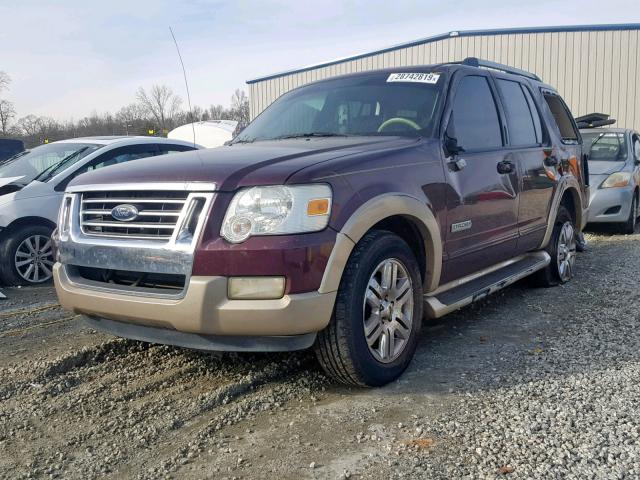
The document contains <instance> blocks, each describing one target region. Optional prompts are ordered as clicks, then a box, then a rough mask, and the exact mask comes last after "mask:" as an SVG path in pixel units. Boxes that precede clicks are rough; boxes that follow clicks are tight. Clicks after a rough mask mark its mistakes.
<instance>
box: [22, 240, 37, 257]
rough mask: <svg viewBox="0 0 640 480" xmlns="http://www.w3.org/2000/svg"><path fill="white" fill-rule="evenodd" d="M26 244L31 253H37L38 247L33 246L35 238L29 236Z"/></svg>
mask: <svg viewBox="0 0 640 480" xmlns="http://www.w3.org/2000/svg"><path fill="white" fill-rule="evenodd" d="M24 245H25V246H26V247H27V248H28V249H29V252H30V253H32V254H34V255H35V254H36V249H35V248H34V247H33V238H27V239H26V240H25V241H24Z"/></svg>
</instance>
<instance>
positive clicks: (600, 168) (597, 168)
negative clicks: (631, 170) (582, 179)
mask: <svg viewBox="0 0 640 480" xmlns="http://www.w3.org/2000/svg"><path fill="white" fill-rule="evenodd" d="M625 165H626V163H625V162H610V161H604V162H596V161H593V160H590V161H589V173H590V174H591V175H610V174H612V173H615V172H619V171H620V170H622V169H623V168H624V167H625Z"/></svg>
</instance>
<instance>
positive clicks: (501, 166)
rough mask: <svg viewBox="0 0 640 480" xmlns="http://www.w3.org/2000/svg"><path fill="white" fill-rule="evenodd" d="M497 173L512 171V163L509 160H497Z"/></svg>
mask: <svg viewBox="0 0 640 480" xmlns="http://www.w3.org/2000/svg"><path fill="white" fill-rule="evenodd" d="M498 173H500V174H505V173H513V163H511V162H510V161H509V160H502V161H501V162H498Z"/></svg>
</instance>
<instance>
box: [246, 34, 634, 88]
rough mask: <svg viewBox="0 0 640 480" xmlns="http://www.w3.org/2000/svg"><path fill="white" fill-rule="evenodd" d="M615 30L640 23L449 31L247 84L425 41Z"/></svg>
mask: <svg viewBox="0 0 640 480" xmlns="http://www.w3.org/2000/svg"><path fill="white" fill-rule="evenodd" d="M613 30H640V23H621V24H606V25H564V26H556V27H523V28H500V29H493V30H460V31H457V30H454V31H452V32H448V33H442V34H440V35H434V36H431V37H425V38H421V39H419V40H414V41H411V42H406V43H400V44H397V45H392V46H389V47H385V48H382V49H379V50H374V51H372V52H366V53H360V54H357V55H353V56H349V57H343V58H338V59H335V60H330V61H327V62H322V63H318V64H315V65H309V66H306V67H302V68H297V69H292V70H286V71H284V72H278V73H273V74H270V75H266V76H263V77H258V78H254V79H251V80H247V84H249V85H250V84H252V83H258V82H263V81H265V80H271V79H273V78H278V77H283V76H285V75H291V74H294V73H302V72H306V71H309V70H315V69H317V68H323V67H328V66H330V65H336V64H339V63H343V62H348V61H352V60H359V59H361V58H366V57H370V56H372V55H379V54H381V53H386V52H392V51H394V50H398V49H400V48H408V47H414V46H416V45H423V44H425V43H433V42H438V41H440V40H445V39H447V38H454V37H475V36H479V35H510V34H526V33H555V32H602V31H613Z"/></svg>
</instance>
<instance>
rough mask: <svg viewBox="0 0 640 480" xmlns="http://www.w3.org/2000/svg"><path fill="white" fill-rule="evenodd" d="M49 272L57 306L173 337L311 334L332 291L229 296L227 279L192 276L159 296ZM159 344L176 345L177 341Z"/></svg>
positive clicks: (327, 309) (327, 313) (322, 322)
mask: <svg viewBox="0 0 640 480" xmlns="http://www.w3.org/2000/svg"><path fill="white" fill-rule="evenodd" d="M53 276H54V282H55V286H56V292H57V294H58V298H59V300H60V304H61V305H62V306H63V307H65V308H67V309H69V310H72V311H74V312H75V313H79V314H84V315H87V316H89V317H95V318H102V319H107V320H113V321H116V322H125V323H129V324H133V325H138V326H144V327H151V328H156V329H164V330H168V331H173V332H176V339H177V338H178V337H179V336H180V335H179V333H190V334H196V335H208V336H210V335H213V336H221V337H224V336H229V337H234V336H249V337H259V336H290V335H304V334H310V333H315V332H318V331H320V330H322V329H323V328H324V327H326V326H327V324H328V323H329V320H330V318H331V313H332V310H333V304H334V301H335V297H336V292H331V293H325V294H321V293H318V292H309V293H298V294H289V295H285V296H284V297H283V298H281V299H277V300H229V299H228V298H227V277H202V276H192V277H191V278H190V279H189V281H188V283H187V285H186V287H185V290H184V295H182V296H181V297H174V298H169V297H166V298H161V297H150V296H147V295H145V294H143V293H139V294H134V293H132V292H131V291H127V292H122V293H121V292H116V291H105V290H100V289H94V288H92V287H90V286H86V285H82V284H80V283H76V282H74V279H73V278H72V277H71V276H70V275H69V273H68V270H67V268H66V267H65V266H64V265H62V264H60V263H56V265H55V266H54V268H53ZM105 324H108V323H105ZM114 333H116V334H117V332H114ZM168 335H169V334H168ZM168 338H169V339H170V338H171V337H170V335H169V337H168ZM229 340H230V341H232V342H233V341H234V339H232V338H229ZM161 343H174V344H180V342H178V341H177V340H176V341H175V342H171V341H163V342H161ZM218 349H219V348H218ZM258 349H259V348H258Z"/></svg>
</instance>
